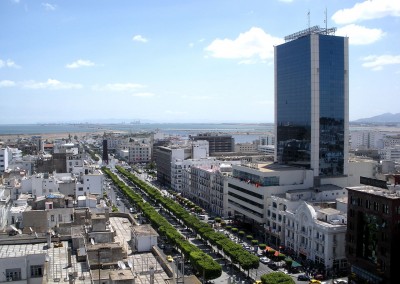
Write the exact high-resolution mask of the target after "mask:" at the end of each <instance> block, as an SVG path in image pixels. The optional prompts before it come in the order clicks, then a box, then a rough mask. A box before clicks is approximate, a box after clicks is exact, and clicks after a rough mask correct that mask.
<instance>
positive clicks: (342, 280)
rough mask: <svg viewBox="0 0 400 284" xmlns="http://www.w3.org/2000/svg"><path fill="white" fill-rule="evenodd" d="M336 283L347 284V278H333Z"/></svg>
mask: <svg viewBox="0 0 400 284" xmlns="http://www.w3.org/2000/svg"><path fill="white" fill-rule="evenodd" d="M333 283H334V284H347V283H348V282H347V280H344V279H337V280H333Z"/></svg>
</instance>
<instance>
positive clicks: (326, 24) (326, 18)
mask: <svg viewBox="0 0 400 284" xmlns="http://www.w3.org/2000/svg"><path fill="white" fill-rule="evenodd" d="M324 23H325V33H326V34H328V10H327V9H326V7H325V20H324Z"/></svg>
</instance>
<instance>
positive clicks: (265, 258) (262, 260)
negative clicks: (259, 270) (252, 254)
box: [260, 256, 271, 264]
mask: <svg viewBox="0 0 400 284" xmlns="http://www.w3.org/2000/svg"><path fill="white" fill-rule="evenodd" d="M270 261H271V260H270V259H269V258H268V257H266V256H263V257H260V262H261V263H264V264H268V263H269V262H270Z"/></svg>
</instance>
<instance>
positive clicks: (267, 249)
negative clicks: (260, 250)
mask: <svg viewBox="0 0 400 284" xmlns="http://www.w3.org/2000/svg"><path fill="white" fill-rule="evenodd" d="M265 250H266V251H271V250H274V249H273V248H271V247H265Z"/></svg>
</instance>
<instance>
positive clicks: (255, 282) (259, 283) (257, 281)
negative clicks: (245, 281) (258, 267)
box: [253, 280, 262, 284]
mask: <svg viewBox="0 0 400 284" xmlns="http://www.w3.org/2000/svg"><path fill="white" fill-rule="evenodd" d="M253 284H262V281H261V280H256V281H254V282H253Z"/></svg>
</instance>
